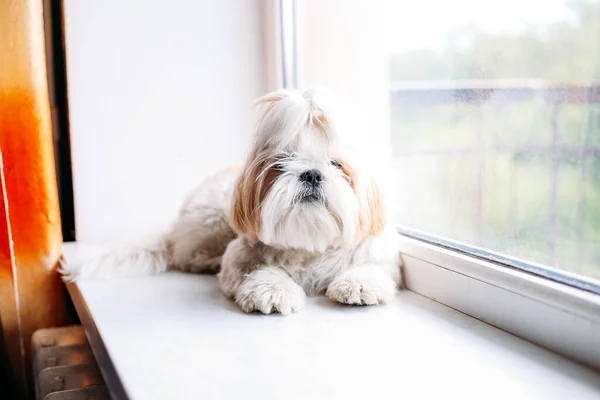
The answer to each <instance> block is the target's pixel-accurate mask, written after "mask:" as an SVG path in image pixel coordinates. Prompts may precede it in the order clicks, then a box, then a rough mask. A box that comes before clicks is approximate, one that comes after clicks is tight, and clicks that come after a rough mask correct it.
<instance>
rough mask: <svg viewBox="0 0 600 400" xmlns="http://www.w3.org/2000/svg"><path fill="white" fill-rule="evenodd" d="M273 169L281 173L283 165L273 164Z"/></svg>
mask: <svg viewBox="0 0 600 400" xmlns="http://www.w3.org/2000/svg"><path fill="white" fill-rule="evenodd" d="M273 169H274V170H275V171H279V172H283V169H284V168H283V163H279V162H276V163H275V164H273Z"/></svg>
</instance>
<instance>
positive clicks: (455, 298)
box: [278, 0, 600, 370]
mask: <svg viewBox="0 0 600 400" xmlns="http://www.w3.org/2000/svg"><path fill="white" fill-rule="evenodd" d="M278 6H279V8H280V19H279V24H280V26H279V33H280V35H281V36H280V44H281V49H282V50H281V53H282V56H281V60H280V65H281V68H282V75H283V76H288V77H290V78H288V79H287V80H286V79H284V80H283V81H282V82H281V83H282V85H283V86H284V87H286V88H294V87H297V83H298V80H299V77H298V69H299V68H300V63H299V62H298V59H297V57H298V51H297V49H296V46H297V42H298V40H299V39H301V38H296V36H297V35H298V26H297V22H296V15H297V14H296V13H297V5H296V1H295V0H279V1H278ZM291 46H293V47H291ZM407 231H411V230H410V229H406V228H402V227H399V242H400V249H401V252H402V256H403V260H404V266H403V276H404V284H405V287H406V288H407V289H408V290H411V291H413V292H415V293H418V294H420V295H423V296H425V297H428V298H430V299H432V300H434V301H437V302H439V303H442V304H444V305H446V306H448V307H451V308H453V309H456V310H458V311H460V312H463V313H465V314H467V315H469V316H471V317H474V318H476V319H478V320H481V321H483V322H486V323H489V324H490V325H493V326H495V327H497V328H500V329H502V330H505V331H507V332H510V333H512V334H514V335H516V336H519V337H521V338H523V339H525V340H528V341H530V342H532V343H535V344H537V345H540V346H542V347H545V348H547V349H549V350H551V351H554V352H556V353H558V354H561V355H563V356H565V357H567V358H570V359H572V360H575V361H578V362H580V363H582V364H585V365H587V366H589V367H592V368H594V369H598V370H600V295H598V294H594V293H592V292H589V291H586V290H582V289H580V288H577V287H574V286H570V285H567V284H565V283H562V282H557V281H555V280H551V279H548V278H547V277H543V276H541V275H536V274H535V273H532V272H531V271H529V272H526V270H523V269H518V268H514V266H511V265H509V264H508V263H507V262H503V260H505V259H509V258H510V257H505V256H503V255H499V254H498V255H497V256H498V257H492V256H493V255H494V254H495V253H492V252H490V251H487V250H481V251H480V252H478V253H479V254H483V255H484V256H482V257H474V256H473V255H470V254H465V253H462V252H459V251H458V250H457V248H453V246H452V245H450V246H442V245H439V244H432V243H429V242H427V241H426V240H423V239H421V238H415V237H414V236H413V235H407V234H406V232H407ZM424 236H430V237H431V235H428V234H425V235H424ZM468 247H471V248H474V247H472V246H468ZM522 263H524V264H528V265H531V266H533V267H534V268H535V269H537V270H538V271H551V269H547V268H546V267H545V266H535V265H534V264H531V263H527V262H522ZM557 274H558V275H559V276H560V275H562V276H565V277H567V279H566V280H568V275H569V274H566V273H564V274H563V273H562V272H561V271H558V273H557ZM573 277H574V279H575V280H577V279H578V277H576V276H573Z"/></svg>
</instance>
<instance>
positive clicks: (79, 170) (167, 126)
mask: <svg viewBox="0 0 600 400" xmlns="http://www.w3.org/2000/svg"><path fill="white" fill-rule="evenodd" d="M269 22H270V21H269V19H268V18H266V17H265V3H263V2H262V0H252V1H250V0H244V1H241V0H212V1H211V0H171V1H168V2H167V1H157V0H156V1H149V0H119V1H117V0H107V1H83V0H66V1H65V25H66V27H65V29H66V46H67V73H68V85H69V88H68V89H69V107H70V132H71V146H72V160H73V180H74V191H75V208H76V210H75V214H76V215H75V217H76V230H77V238H78V240H80V241H107V240H119V239H122V238H125V237H130V236H135V235H138V234H140V233H145V232H151V231H155V230H156V229H157V228H160V227H162V226H165V225H166V224H167V223H168V222H169V221H170V220H171V219H172V218H173V216H174V215H175V213H176V211H177V208H178V206H179V203H180V201H181V200H182V198H183V197H184V196H185V194H186V193H187V191H188V190H190V189H191V188H192V187H193V186H195V185H197V184H198V183H199V181H200V180H201V179H202V178H203V177H205V176H206V175H208V174H210V173H212V172H214V171H216V170H218V169H219V168H222V167H226V166H228V165H230V164H232V163H236V162H241V161H243V158H244V156H245V154H246V151H247V148H248V146H249V138H250V133H251V132H250V128H251V124H252V121H251V117H252V110H251V107H250V105H251V103H252V100H253V99H254V98H255V97H257V96H259V95H260V94H262V93H264V92H265V91H267V90H270V89H272V87H268V86H272V82H271V81H272V80H271V79H270V77H268V76H267V73H266V72H265V71H267V64H268V62H267V61H266V60H265V52H266V45H265V43H266V42H265V37H264V36H265V34H264V29H263V26H265V25H267V24H268V23H269ZM267 82H269V83H267Z"/></svg>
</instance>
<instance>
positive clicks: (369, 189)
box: [341, 162, 387, 238]
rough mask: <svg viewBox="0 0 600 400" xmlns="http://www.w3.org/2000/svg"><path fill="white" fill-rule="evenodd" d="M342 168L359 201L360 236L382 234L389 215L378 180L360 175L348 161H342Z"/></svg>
mask: <svg viewBox="0 0 600 400" xmlns="http://www.w3.org/2000/svg"><path fill="white" fill-rule="evenodd" d="M341 169H342V172H343V173H344V174H345V175H346V176H347V177H348V180H349V183H350V186H351V187H352V189H353V190H354V193H355V194H356V197H357V198H358V201H359V207H360V210H359V216H358V225H359V229H358V234H359V238H363V237H365V236H368V235H378V234H380V233H381V232H383V230H384V229H385V227H386V225H387V215H386V210H385V202H384V200H383V196H382V194H381V191H380V190H379V186H378V185H377V182H375V180H374V179H373V178H372V177H362V176H361V177H359V174H357V173H356V171H355V170H354V168H352V166H351V165H350V164H349V163H348V162H342V163H341Z"/></svg>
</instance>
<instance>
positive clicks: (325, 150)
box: [231, 91, 386, 252]
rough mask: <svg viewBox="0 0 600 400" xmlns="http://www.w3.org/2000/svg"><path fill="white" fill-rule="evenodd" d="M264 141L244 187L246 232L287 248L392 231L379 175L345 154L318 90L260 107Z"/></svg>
mask: <svg viewBox="0 0 600 400" xmlns="http://www.w3.org/2000/svg"><path fill="white" fill-rule="evenodd" d="M257 105H258V106H259V107H260V108H259V118H258V122H257V125H256V126H257V128H256V129H257V132H256V140H255V143H254V147H253V149H252V152H251V154H250V156H249V158H248V160H247V161H246V164H245V166H244V170H243V171H242V174H241V176H240V177H239V179H238V181H237V182H236V186H235V190H234V196H233V202H232V210H231V223H232V226H233V227H234V229H235V230H236V231H237V232H238V234H240V235H242V236H244V237H246V238H248V239H251V240H260V241H261V242H263V243H265V244H268V245H271V246H274V247H280V248H296V249H304V250H308V251H313V252H321V251H324V250H325V249H327V248H328V247H348V246H352V245H353V244H356V243H357V242H358V241H360V240H361V239H362V238H364V237H365V236H367V235H376V234H378V233H380V232H381V231H382V230H383V229H384V228H385V225H386V218H385V212H384V205H383V199H382V197H381V194H380V192H379V190H378V187H377V185H376V183H375V181H374V180H373V178H372V177H371V176H369V175H368V174H366V173H363V171H362V169H361V168H360V167H359V166H358V165H357V164H356V163H355V162H353V161H352V160H351V159H350V157H349V156H348V155H347V154H344V152H343V151H342V146H341V143H342V141H341V140H340V139H341V137H340V136H341V135H340V133H339V132H337V130H336V126H335V124H334V122H333V121H332V116H331V113H329V112H327V109H326V108H325V106H324V105H323V104H322V103H321V102H320V101H318V98H317V95H316V94H315V93H314V92H313V91H307V92H305V93H303V94H297V93H292V92H289V91H279V92H274V93H270V94H268V95H266V96H263V97H261V98H260V99H258V101H257Z"/></svg>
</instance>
